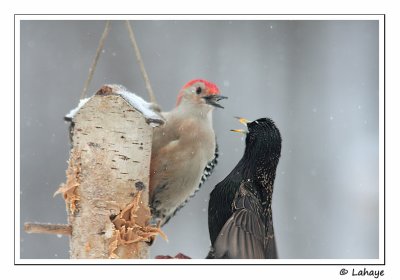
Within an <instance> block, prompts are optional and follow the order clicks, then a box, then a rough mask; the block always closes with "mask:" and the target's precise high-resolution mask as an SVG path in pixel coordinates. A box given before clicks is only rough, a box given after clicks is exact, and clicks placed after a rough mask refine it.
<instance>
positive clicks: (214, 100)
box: [203, 94, 228, 109]
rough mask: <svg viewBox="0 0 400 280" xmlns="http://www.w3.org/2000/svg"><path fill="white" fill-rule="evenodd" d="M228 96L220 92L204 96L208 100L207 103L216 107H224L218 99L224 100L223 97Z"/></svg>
mask: <svg viewBox="0 0 400 280" xmlns="http://www.w3.org/2000/svg"><path fill="white" fill-rule="evenodd" d="M227 98H228V97H226V96H223V95H219V94H210V95H206V96H203V99H204V100H205V101H206V103H207V104H209V105H211V106H214V107H218V108H222V109H223V108H224V107H222V106H221V105H220V104H219V103H218V101H220V100H222V99H227Z"/></svg>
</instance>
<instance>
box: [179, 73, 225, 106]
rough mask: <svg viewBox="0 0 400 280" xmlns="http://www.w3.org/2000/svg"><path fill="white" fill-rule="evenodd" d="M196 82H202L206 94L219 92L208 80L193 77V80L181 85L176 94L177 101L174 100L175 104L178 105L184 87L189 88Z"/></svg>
mask: <svg viewBox="0 0 400 280" xmlns="http://www.w3.org/2000/svg"><path fill="white" fill-rule="evenodd" d="M196 83H203V84H204V86H205V88H206V92H205V93H206V95H218V94H219V93H220V92H219V89H218V87H217V86H216V85H215V84H214V83H212V82H209V81H207V80H204V79H194V80H191V81H189V82H188V83H186V84H185V85H184V86H183V87H182V89H181V91H180V92H179V94H178V98H177V101H176V106H178V105H179V103H181V100H182V97H183V94H184V91H185V90H186V89H188V88H190V87H191V86H193V85H194V84H196Z"/></svg>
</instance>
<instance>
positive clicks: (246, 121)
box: [231, 117, 250, 134]
mask: <svg viewBox="0 0 400 280" xmlns="http://www.w3.org/2000/svg"><path fill="white" fill-rule="evenodd" d="M235 118H236V119H238V121H239V122H240V123H242V124H244V125H245V126H247V123H249V122H250V121H249V120H246V119H245V118H241V117H235ZM231 131H233V132H239V133H243V134H247V131H246V130H243V129H231Z"/></svg>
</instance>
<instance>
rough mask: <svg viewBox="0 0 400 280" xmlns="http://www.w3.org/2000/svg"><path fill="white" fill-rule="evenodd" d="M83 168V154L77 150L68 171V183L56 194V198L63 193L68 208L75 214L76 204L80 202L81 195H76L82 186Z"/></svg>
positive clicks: (70, 161) (73, 153)
mask: <svg viewBox="0 0 400 280" xmlns="http://www.w3.org/2000/svg"><path fill="white" fill-rule="evenodd" d="M81 171H82V167H81V153H80V152H78V151H77V150H73V151H72V152H71V158H70V160H69V164H68V169H67V172H66V173H67V182H66V183H65V184H61V186H60V188H59V189H58V190H57V191H56V192H55V193H54V196H56V195H57V194H59V193H61V194H63V197H64V200H65V203H66V204H67V208H68V209H69V211H70V212H71V214H74V213H75V211H76V210H77V207H76V204H77V202H78V201H79V199H80V198H79V195H78V194H77V193H76V188H77V187H79V186H80V182H81V180H80V174H81Z"/></svg>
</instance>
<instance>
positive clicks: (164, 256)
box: [155, 253, 191, 259]
mask: <svg viewBox="0 0 400 280" xmlns="http://www.w3.org/2000/svg"><path fill="white" fill-rule="evenodd" d="M155 258H156V259H191V257H188V256H186V255H184V254H182V253H179V254H177V255H176V256H175V257H171V256H170V255H158V256H156V257H155Z"/></svg>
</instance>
